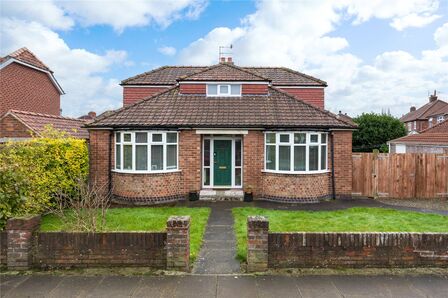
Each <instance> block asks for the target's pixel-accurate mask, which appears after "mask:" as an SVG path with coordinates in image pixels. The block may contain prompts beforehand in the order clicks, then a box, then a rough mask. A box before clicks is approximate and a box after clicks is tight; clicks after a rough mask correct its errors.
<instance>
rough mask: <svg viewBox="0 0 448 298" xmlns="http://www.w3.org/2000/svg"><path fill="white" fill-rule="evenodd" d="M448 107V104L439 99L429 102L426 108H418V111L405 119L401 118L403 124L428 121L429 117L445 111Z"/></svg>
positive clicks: (404, 117)
mask: <svg viewBox="0 0 448 298" xmlns="http://www.w3.org/2000/svg"><path fill="white" fill-rule="evenodd" d="M446 106H448V103H446V102H444V101H442V100H440V99H437V100H434V101H432V102H428V103H427V104H425V105H424V106H422V107H420V108H418V109H417V110H415V111H413V112H409V113H407V114H406V115H404V116H403V117H401V118H400V121H401V122H409V121H414V120H419V119H421V120H423V119H427V118H428V117H430V116H432V115H437V114H438V113H439V111H440V110H441V109H444V108H445V107H446Z"/></svg>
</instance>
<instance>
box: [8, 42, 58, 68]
mask: <svg viewBox="0 0 448 298" xmlns="http://www.w3.org/2000/svg"><path fill="white" fill-rule="evenodd" d="M9 58H14V59H16V60H19V61H21V62H24V63H27V64H30V65H32V66H35V67H37V68H40V69H43V70H47V71H50V72H52V71H51V69H50V68H49V67H48V66H47V65H45V63H43V62H42V61H41V60H40V59H39V58H37V57H36V55H34V54H33V53H32V52H31V51H30V50H28V49H27V48H25V47H23V48H20V49H18V50H17V51H14V52H12V53H11V54H9V55H6V56H5V57H3V58H2V60H1V61H0V63H3V62H4V61H6V60H8V59H9Z"/></svg>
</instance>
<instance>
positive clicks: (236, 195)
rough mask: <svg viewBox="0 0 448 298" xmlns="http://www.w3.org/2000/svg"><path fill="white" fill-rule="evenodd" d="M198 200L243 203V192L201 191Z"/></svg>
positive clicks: (234, 190)
mask: <svg viewBox="0 0 448 298" xmlns="http://www.w3.org/2000/svg"><path fill="white" fill-rule="evenodd" d="M199 200H204V201H243V200H244V192H243V191H242V190H241V189H227V190H214V189H210V190H209V189H202V190H201V191H200V192H199Z"/></svg>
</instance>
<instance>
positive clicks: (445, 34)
mask: <svg viewBox="0 0 448 298" xmlns="http://www.w3.org/2000/svg"><path fill="white" fill-rule="evenodd" d="M434 40H435V41H436V43H437V45H438V46H439V47H447V46H448V23H445V24H443V25H442V26H441V27H439V28H437V30H436V32H435V33H434Z"/></svg>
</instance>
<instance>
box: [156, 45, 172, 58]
mask: <svg viewBox="0 0 448 298" xmlns="http://www.w3.org/2000/svg"><path fill="white" fill-rule="evenodd" d="M157 50H158V51H159V53H162V54H163V55H166V56H174V55H176V48H175V47H168V46H165V47H160V48H158V49H157Z"/></svg>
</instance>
